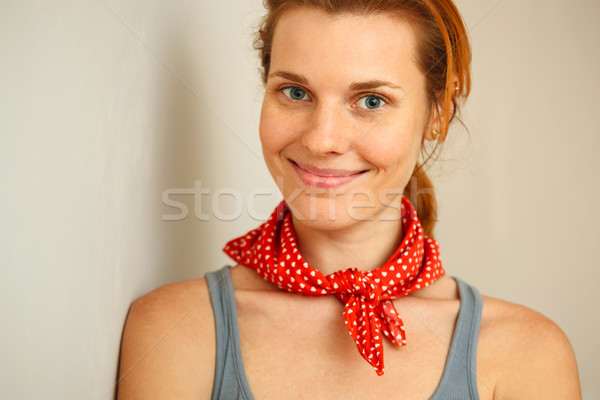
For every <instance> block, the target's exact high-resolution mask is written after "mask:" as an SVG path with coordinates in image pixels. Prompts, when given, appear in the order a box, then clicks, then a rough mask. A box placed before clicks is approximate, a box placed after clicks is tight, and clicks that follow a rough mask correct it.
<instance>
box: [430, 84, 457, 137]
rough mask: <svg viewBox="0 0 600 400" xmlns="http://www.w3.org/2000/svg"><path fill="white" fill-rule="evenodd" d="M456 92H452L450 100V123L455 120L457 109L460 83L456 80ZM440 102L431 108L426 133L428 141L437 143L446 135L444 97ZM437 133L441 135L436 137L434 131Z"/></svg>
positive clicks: (440, 98) (440, 97) (441, 97)
mask: <svg viewBox="0 0 600 400" xmlns="http://www.w3.org/2000/svg"><path fill="white" fill-rule="evenodd" d="M453 87H454V90H453V91H452V97H451V100H450V104H449V108H450V110H449V111H450V118H449V121H448V122H449V123H450V122H451V121H452V119H453V118H454V111H455V109H456V107H455V103H456V99H457V97H458V81H457V80H455V81H454V86H453ZM438 99H439V100H438V101H437V102H436V103H435V104H433V105H432V106H431V112H430V117H429V124H428V127H427V130H426V131H425V139H426V140H430V141H437V140H440V139H441V140H442V141H443V139H445V136H446V135H445V134H444V132H443V127H444V120H443V116H444V104H443V102H444V99H443V95H441V96H439V97H438ZM434 130H435V131H437V132H439V135H437V136H436V135H434V134H433V131H434Z"/></svg>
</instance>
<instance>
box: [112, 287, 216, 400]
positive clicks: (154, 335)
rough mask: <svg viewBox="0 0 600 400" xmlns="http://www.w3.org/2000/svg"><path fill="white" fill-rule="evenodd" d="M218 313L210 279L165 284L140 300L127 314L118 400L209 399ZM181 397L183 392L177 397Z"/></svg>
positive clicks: (134, 303) (135, 302) (133, 304)
mask: <svg viewBox="0 0 600 400" xmlns="http://www.w3.org/2000/svg"><path fill="white" fill-rule="evenodd" d="M214 344H215V331H214V316H213V311H212V305H211V301H210V293H209V288H208V284H207V282H206V279H204V278H201V279H194V280H188V281H182V282H175V283H170V284H167V285H163V286H161V287H159V288H157V289H155V290H153V291H151V292H149V293H147V294H145V295H143V296H141V297H139V298H138V299H136V300H135V301H134V302H133V303H132V305H131V307H130V309H129V314H128V316H127V322H126V324H125V329H124V332H123V339H122V345H121V357H120V365H119V387H118V397H119V399H120V400H121V399H125V400H126V399H129V398H145V399H154V398H156V399H158V398H169V397H172V395H173V393H178V394H181V397H180V398H182V399H184V398H186V399H187V398H188V397H189V398H196V399H198V398H210V395H211V391H212V383H213V382H212V380H213V374H214V359H215V345H214ZM178 398H179V397H178Z"/></svg>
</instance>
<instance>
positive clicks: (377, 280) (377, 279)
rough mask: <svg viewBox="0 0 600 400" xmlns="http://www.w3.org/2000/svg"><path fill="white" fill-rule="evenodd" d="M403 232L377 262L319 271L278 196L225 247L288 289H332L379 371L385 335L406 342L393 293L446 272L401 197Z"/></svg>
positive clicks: (363, 351) (314, 291)
mask: <svg viewBox="0 0 600 400" xmlns="http://www.w3.org/2000/svg"><path fill="white" fill-rule="evenodd" d="M402 226H403V228H404V238H403V239H402V242H401V243H400V246H399V247H398V248H397V249H396V251H395V252H394V254H393V255H392V256H391V257H390V258H389V259H388V260H387V261H386V263H385V264H383V265H382V266H381V267H379V268H377V269H374V270H371V271H359V270H358V269H356V268H348V269H346V270H343V271H338V272H334V273H333V274H330V275H323V274H322V273H321V272H319V271H318V270H316V269H314V268H312V267H311V266H310V265H308V263H307V262H306V261H304V259H303V258H302V255H301V254H300V251H299V250H298V246H297V244H296V235H295V233H294V228H293V226H292V214H291V212H290V211H289V209H288V207H287V206H286V204H285V201H282V202H281V203H280V204H279V206H277V208H276V209H275V211H274V212H273V214H272V215H271V217H270V218H269V220H268V221H267V222H265V223H264V224H262V225H261V226H260V227H258V228H257V229H254V230H252V231H250V232H248V233H247V234H246V235H244V236H241V237H239V238H237V239H234V240H232V241H230V242H228V243H227V245H226V246H225V248H224V249H223V251H224V252H225V253H227V255H229V256H230V257H231V258H233V259H234V260H235V261H237V262H238V263H240V264H242V265H244V266H246V267H249V268H252V269H254V270H255V271H256V272H258V274H259V275H261V276H262V277H263V278H264V279H265V280H267V281H268V282H271V283H273V284H274V285H277V286H278V287H279V288H281V289H283V290H287V291H288V292H292V293H298V294H303V295H308V296H327V295H334V296H336V297H337V298H338V299H339V300H340V301H341V302H342V303H344V304H345V307H344V322H345V324H346V328H347V329H348V333H349V334H350V335H351V336H352V339H354V342H355V343H356V346H357V347H358V351H359V352H360V354H361V355H362V357H363V358H364V359H365V360H366V361H367V362H368V363H369V364H371V366H372V367H373V368H374V369H375V372H377V375H383V372H384V364H383V336H385V337H386V338H388V339H389V340H390V341H391V342H392V343H394V344H396V345H405V344H406V335H405V331H404V324H403V322H402V319H400V316H399V315H398V312H397V311H396V308H395V307H394V304H393V303H392V301H391V300H392V299H396V298H399V297H402V296H406V295H408V294H410V293H412V292H414V291H416V290H419V289H421V288H424V287H426V286H428V285H429V284H430V283H431V282H433V281H435V280H436V279H437V278H439V277H441V276H443V275H444V269H443V268H442V262H441V259H440V256H439V247H438V243H437V242H436V241H435V240H434V239H432V238H429V237H426V236H425V235H424V233H423V228H422V226H421V223H420V221H419V219H418V217H417V213H416V211H415V209H414V208H413V206H412V205H411V204H410V202H409V201H408V200H407V199H406V198H405V197H403V198H402Z"/></svg>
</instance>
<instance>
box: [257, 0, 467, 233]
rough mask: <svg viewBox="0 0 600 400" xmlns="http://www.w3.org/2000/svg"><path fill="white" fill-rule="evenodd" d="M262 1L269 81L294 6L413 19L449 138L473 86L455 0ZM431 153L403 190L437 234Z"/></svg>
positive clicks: (262, 45)
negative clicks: (284, 20) (278, 32)
mask: <svg viewBox="0 0 600 400" xmlns="http://www.w3.org/2000/svg"><path fill="white" fill-rule="evenodd" d="M264 5H265V8H266V9H267V15H266V16H265V18H264V20H263V23H262V25H261V28H260V30H259V31H258V35H257V38H256V40H255V43H254V46H255V48H256V49H257V50H258V51H259V53H260V58H261V63H262V67H263V76H262V79H263V82H264V83H265V84H266V82H267V77H268V76H269V69H270V65H271V47H272V43H273V35H274V33H275V27H276V26H277V22H278V21H279V19H280V18H281V16H282V15H283V13H284V12H285V11H286V10H289V9H290V8H293V7H309V8H314V9H318V10H322V11H325V12H327V13H329V14H333V15H335V14H343V13H351V14H356V15H368V14H376V13H390V14H393V15H396V16H399V17H401V18H403V19H405V20H407V21H408V22H410V23H411V24H412V25H413V27H414V28H415V31H416V34H417V42H418V44H417V49H416V50H417V55H418V56H417V59H418V63H419V67H420V69H421V71H422V72H423V75H424V78H425V81H426V83H425V87H426V92H427V97H428V99H429V102H430V105H431V108H430V112H432V113H435V115H436V116H437V117H439V120H440V122H441V127H440V128H441V132H440V136H439V141H438V144H439V143H440V142H443V141H444V140H445V138H446V135H447V134H448V128H449V126H450V123H451V122H452V120H453V119H454V116H455V115H456V114H457V113H458V112H459V102H460V101H464V100H465V99H466V98H467V97H468V96H469V93H470V91H471V72H470V65H471V47H470V44H469V39H468V37H467V31H466V29H465V25H464V23H463V20H462V18H461V16H460V13H459V12H458V9H457V8H456V6H455V5H454V3H453V2H452V1H451V0H264ZM440 111H441V114H440ZM437 147H438V146H437V145H436V147H435V149H434V151H433V152H435V150H436V149H437ZM432 154H433V153H432ZM430 157H431V156H430ZM430 157H428V158H427V159H426V160H425V161H424V162H423V163H421V164H419V163H418V162H417V165H415V168H414V170H413V173H412V176H411V179H410V182H409V184H408V185H407V186H406V188H405V189H404V196H406V197H407V199H409V200H410V202H411V203H412V204H413V206H414V207H415V208H416V210H417V214H418V215H419V219H420V220H421V224H422V225H423V229H424V231H425V234H426V235H427V236H430V237H433V229H434V227H435V223H436V220H437V203H436V199H435V194H434V189H433V185H432V183H431V181H430V179H429V177H428V176H427V174H426V173H425V171H424V170H423V168H422V167H423V166H424V165H425V163H426V162H427V161H428V160H429V158H430Z"/></svg>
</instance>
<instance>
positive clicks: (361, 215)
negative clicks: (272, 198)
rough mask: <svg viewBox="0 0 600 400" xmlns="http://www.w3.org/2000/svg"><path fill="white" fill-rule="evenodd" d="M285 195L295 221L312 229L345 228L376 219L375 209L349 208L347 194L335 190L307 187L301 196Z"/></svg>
mask: <svg viewBox="0 0 600 400" xmlns="http://www.w3.org/2000/svg"><path fill="white" fill-rule="evenodd" d="M284 197H285V199H286V203H287V204H288V206H289V207H290V210H291V212H292V215H293V217H294V222H295V223H300V224H302V225H304V226H306V227H310V228H312V229H321V230H337V229H344V228H348V227H350V226H353V225H356V224H357V223H361V222H365V221H369V220H374V219H375V217H374V215H373V209H356V210H355V209H348V208H347V201H346V196H343V195H339V193H338V195H336V192H335V191H324V190H322V189H314V190H311V189H307V190H305V191H303V192H302V194H300V195H299V196H295V195H294V194H293V193H292V194H288V195H287V196H286V195H284ZM365 211H366V212H365Z"/></svg>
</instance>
